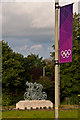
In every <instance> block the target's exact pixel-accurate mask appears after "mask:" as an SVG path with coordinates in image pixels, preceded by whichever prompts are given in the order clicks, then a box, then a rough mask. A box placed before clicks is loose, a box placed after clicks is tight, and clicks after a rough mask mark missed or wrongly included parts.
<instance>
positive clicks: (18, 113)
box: [2, 110, 79, 118]
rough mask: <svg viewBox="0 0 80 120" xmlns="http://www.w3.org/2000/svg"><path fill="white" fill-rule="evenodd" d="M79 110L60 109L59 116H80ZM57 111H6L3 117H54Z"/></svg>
mask: <svg viewBox="0 0 80 120" xmlns="http://www.w3.org/2000/svg"><path fill="white" fill-rule="evenodd" d="M78 115H79V111H78V110H64V111H62V110H61V111H59V118H78V117H79V116H78ZM54 116H55V112H54V110H53V111H46V110H44V111H41V110H40V111H39V110H32V111H23V110H22V111H21V110H20V111H19V110H17V111H15V110H11V111H4V112H3V113H2V118H54Z"/></svg>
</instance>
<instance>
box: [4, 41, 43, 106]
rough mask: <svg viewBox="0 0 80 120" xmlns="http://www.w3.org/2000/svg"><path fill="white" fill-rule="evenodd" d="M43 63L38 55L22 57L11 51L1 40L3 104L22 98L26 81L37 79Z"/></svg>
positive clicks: (12, 102)
mask: <svg viewBox="0 0 80 120" xmlns="http://www.w3.org/2000/svg"><path fill="white" fill-rule="evenodd" d="M44 64H45V62H44V61H43V60H42V57H41V58H39V55H34V54H31V55H28V57H25V58H24V57H23V55H21V54H19V53H15V52H13V50H12V49H11V48H10V47H9V46H8V43H7V42H4V41H2V78H3V80H2V86H3V89H2V92H3V100H2V102H3V105H7V106H8V105H11V104H15V103H17V102H18V101H19V100H22V99H24V98H23V95H24V92H25V91H26V85H25V83H26V81H32V82H34V81H35V80H37V79H39V77H40V76H41V75H42V67H43V66H44ZM6 99H7V101H6Z"/></svg>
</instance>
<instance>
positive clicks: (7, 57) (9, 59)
mask: <svg viewBox="0 0 80 120" xmlns="http://www.w3.org/2000/svg"><path fill="white" fill-rule="evenodd" d="M15 56H16V55H15V53H14V52H13V50H12V49H11V48H10V47H9V46H8V43H5V42H4V41H2V78H3V79H2V85H3V89H2V92H3V94H5V95H6V94H9V95H11V96H17V95H18V94H19V91H20V90H19V88H20V87H21V85H22V82H23V79H22V74H23V72H24V68H23V67H22V65H21V62H20V61H19V60H18V59H16V58H15ZM17 58H18V57H17ZM19 59H20V58H19ZM3 96H4V95H3ZM17 97H18V96H17Z"/></svg>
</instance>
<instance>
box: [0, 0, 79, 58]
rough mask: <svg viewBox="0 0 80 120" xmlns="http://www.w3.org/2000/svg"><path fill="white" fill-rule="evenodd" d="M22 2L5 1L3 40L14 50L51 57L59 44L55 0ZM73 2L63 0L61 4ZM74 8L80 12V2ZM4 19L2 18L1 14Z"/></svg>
mask: <svg viewBox="0 0 80 120" xmlns="http://www.w3.org/2000/svg"><path fill="white" fill-rule="evenodd" d="M43 1H44V2H41V1H40V0H39V2H36V1H35V0H34V2H26V1H25V0H24V2H22V1H21V0H20V1H19V0H13V1H12V2H10V1H9V0H3V1H2V2H1V4H0V5H2V11H1V10H0V16H1V15H2V22H1V23H0V25H2V39H3V40H4V41H6V42H8V44H9V46H10V47H11V48H12V49H13V51H15V52H18V53H21V54H22V55H24V56H27V55H29V54H30V53H33V54H39V56H40V57H43V58H49V57H50V52H52V51H53V49H52V45H53V44H55V42H54V41H55V9H54V8H55V7H54V5H55V2H54V0H53V1H52V2H48V1H49V0H43ZM68 3H72V0H71V1H70V0H69V1H68V2H67V1H66V0H65V3H64V2H63V0H62V1H61V2H60V5H61V6H62V5H66V4H68ZM74 11H76V12H78V3H77V2H75V4H74ZM0 19H1V17H0Z"/></svg>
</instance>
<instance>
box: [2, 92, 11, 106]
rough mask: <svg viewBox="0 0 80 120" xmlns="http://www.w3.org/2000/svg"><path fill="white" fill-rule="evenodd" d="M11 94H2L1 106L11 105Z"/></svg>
mask: <svg viewBox="0 0 80 120" xmlns="http://www.w3.org/2000/svg"><path fill="white" fill-rule="evenodd" d="M11 101H12V100H11V96H10V95H7V94H6V93H3V94H2V105H3V106H9V105H11Z"/></svg>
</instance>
